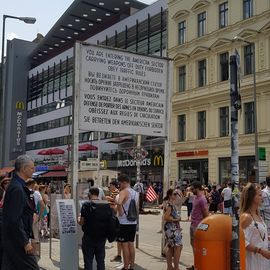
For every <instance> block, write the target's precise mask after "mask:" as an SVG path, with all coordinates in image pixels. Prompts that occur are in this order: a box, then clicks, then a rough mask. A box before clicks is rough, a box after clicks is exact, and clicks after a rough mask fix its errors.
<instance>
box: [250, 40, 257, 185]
mask: <svg viewBox="0 0 270 270" xmlns="http://www.w3.org/2000/svg"><path fill="white" fill-rule="evenodd" d="M250 45H252V49H253V57H252V65H253V100H254V136H255V138H254V141H255V176H256V183H259V153H258V152H259V151H258V150H259V147H258V145H259V142H258V122H257V91H256V53H255V43H250Z"/></svg>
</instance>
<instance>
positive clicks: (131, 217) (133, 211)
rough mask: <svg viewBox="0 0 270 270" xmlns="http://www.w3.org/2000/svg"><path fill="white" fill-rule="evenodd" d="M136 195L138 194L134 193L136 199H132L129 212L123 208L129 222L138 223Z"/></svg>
mask: <svg viewBox="0 0 270 270" xmlns="http://www.w3.org/2000/svg"><path fill="white" fill-rule="evenodd" d="M136 194H137V192H136V191H134V197H131V200H130V203H129V206H128V212H126V210H125V208H124V206H123V210H124V213H125V215H126V216H127V220H128V221H136V220H137V218H138V211H137V204H136V200H135V198H136Z"/></svg>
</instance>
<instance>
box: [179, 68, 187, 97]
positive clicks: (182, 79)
mask: <svg viewBox="0 0 270 270" xmlns="http://www.w3.org/2000/svg"><path fill="white" fill-rule="evenodd" d="M185 90H186V66H181V67H179V92H184V91H185Z"/></svg>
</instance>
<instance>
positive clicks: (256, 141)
mask: <svg viewBox="0 0 270 270" xmlns="http://www.w3.org/2000/svg"><path fill="white" fill-rule="evenodd" d="M233 40H235V41H242V42H245V43H247V44H248V45H250V46H252V49H253V57H252V72H253V101H254V107H253V108H254V136H255V138H254V141H255V176H256V182H257V183H259V147H258V145H259V142H258V125H257V123H258V122H257V91H256V62H255V61H256V57H255V56H256V55H255V43H254V42H250V41H248V40H245V39H244V38H242V37H239V36H236V37H234V38H233Z"/></svg>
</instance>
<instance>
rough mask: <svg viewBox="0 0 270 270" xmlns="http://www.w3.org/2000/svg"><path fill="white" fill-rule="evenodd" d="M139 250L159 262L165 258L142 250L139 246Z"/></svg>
mask: <svg viewBox="0 0 270 270" xmlns="http://www.w3.org/2000/svg"><path fill="white" fill-rule="evenodd" d="M139 250H140V251H141V252H142V253H144V254H145V255H147V256H149V257H152V258H154V259H156V260H159V261H161V262H164V261H165V258H164V257H161V256H154V255H152V254H150V253H148V252H147V251H145V250H143V249H141V248H139Z"/></svg>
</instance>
